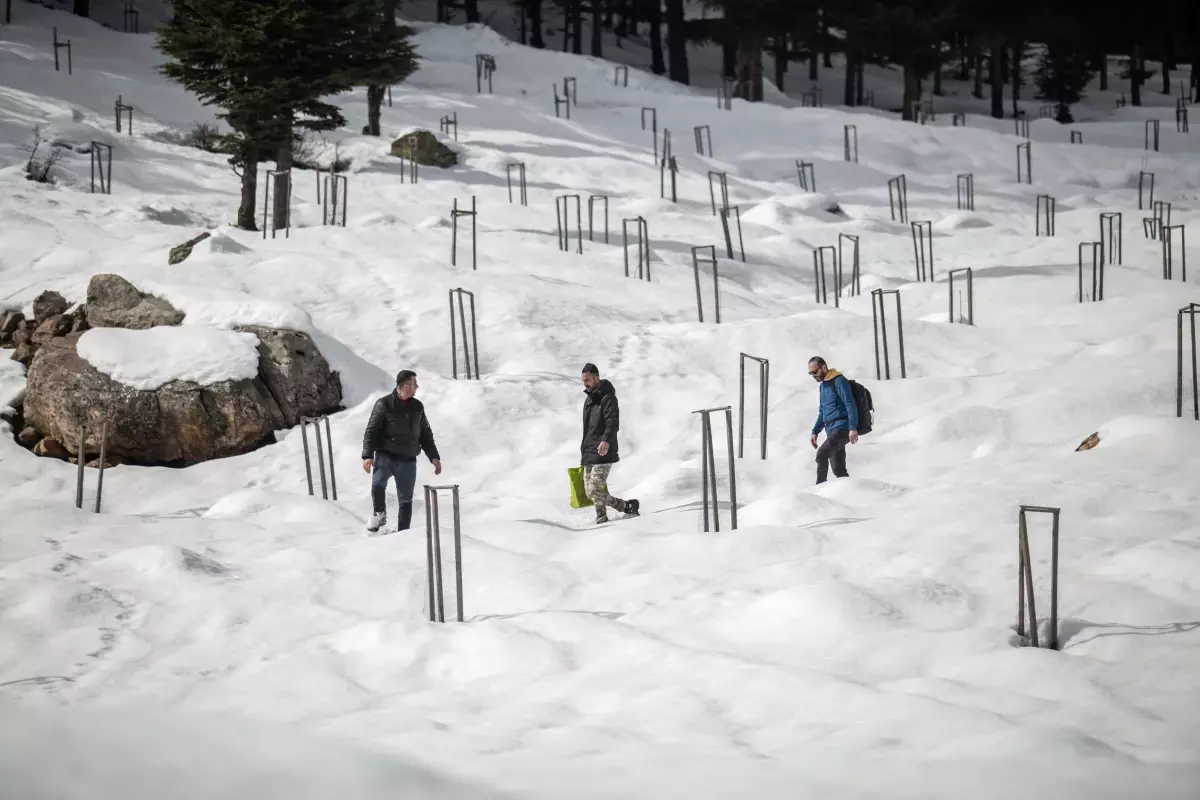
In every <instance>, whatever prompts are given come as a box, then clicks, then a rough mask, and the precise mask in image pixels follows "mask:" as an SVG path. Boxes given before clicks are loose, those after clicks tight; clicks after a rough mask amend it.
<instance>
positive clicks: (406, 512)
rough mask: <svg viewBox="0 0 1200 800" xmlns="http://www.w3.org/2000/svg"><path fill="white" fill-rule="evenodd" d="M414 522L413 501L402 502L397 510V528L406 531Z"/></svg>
mask: <svg viewBox="0 0 1200 800" xmlns="http://www.w3.org/2000/svg"><path fill="white" fill-rule="evenodd" d="M411 524H412V503H401V504H400V508H399V510H398V511H397V512H396V530H398V531H406V530H408V528H409V526H410V525H411Z"/></svg>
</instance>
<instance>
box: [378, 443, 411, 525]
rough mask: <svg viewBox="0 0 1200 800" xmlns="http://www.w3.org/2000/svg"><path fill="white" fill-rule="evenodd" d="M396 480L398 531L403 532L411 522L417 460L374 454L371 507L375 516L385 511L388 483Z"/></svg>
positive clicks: (380, 453) (379, 453) (386, 454)
mask: <svg viewBox="0 0 1200 800" xmlns="http://www.w3.org/2000/svg"><path fill="white" fill-rule="evenodd" d="M393 478H395V480H396V497H397V499H399V501H400V510H399V519H398V520H397V521H398V523H399V525H398V526H397V527H398V529H399V530H405V529H406V528H407V527H408V523H409V522H411V520H412V499H413V488H414V487H415V486H416V485H417V460H416V459H415V458H404V457H402V456H393V455H390V454H388V453H382V452H377V453H375V466H374V468H373V469H372V470H371V505H372V507H373V510H374V511H375V513H376V514H381V513H383V512H384V511H386V510H387V485H388V481H389V480H391V479H393Z"/></svg>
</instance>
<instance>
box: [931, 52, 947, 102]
mask: <svg viewBox="0 0 1200 800" xmlns="http://www.w3.org/2000/svg"><path fill="white" fill-rule="evenodd" d="M933 93H934V94H935V95H937V96H938V97H941V96H943V95H945V94H946V92H945V90H943V89H942V61H941V59H940V58H939V59H938V60H937V61H936V62H935V63H934V65H933Z"/></svg>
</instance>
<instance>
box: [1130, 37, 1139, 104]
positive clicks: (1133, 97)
mask: <svg viewBox="0 0 1200 800" xmlns="http://www.w3.org/2000/svg"><path fill="white" fill-rule="evenodd" d="M1129 104H1130V105H1134V106H1140V105H1141V104H1142V48H1141V45H1136V44H1135V45H1134V46H1133V48H1132V49H1131V50H1130V53H1129Z"/></svg>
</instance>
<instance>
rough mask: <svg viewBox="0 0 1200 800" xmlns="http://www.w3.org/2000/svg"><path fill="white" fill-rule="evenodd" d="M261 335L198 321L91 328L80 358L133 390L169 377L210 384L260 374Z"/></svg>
mask: <svg viewBox="0 0 1200 800" xmlns="http://www.w3.org/2000/svg"><path fill="white" fill-rule="evenodd" d="M257 348H258V337H257V336H255V335H254V334H252V333H244V332H241V331H227V330H220V329H217V328H207V327H200V326H195V325H188V326H167V325H163V326H159V327H155V328H149V329H147V330H126V329H124V328H93V329H92V330H90V331H87V332H85V333H84V334H83V335H82V336H80V337H79V345H78V352H79V357H80V358H82V359H84V360H85V361H87V362H88V363H89V364H91V365H92V366H93V367H95V368H96V369H97V370H99V371H100V372H102V373H104V374H105V375H107V376H108V377H110V378H112V379H113V380H114V381H116V382H118V383H122V384H124V385H126V386H128V387H130V388H131V389H137V390H139V391H153V390H155V389H158V388H159V387H160V386H163V385H165V384H168V383H170V382H171V381H188V382H191V383H198V384H200V385H201V386H207V385H210V384H213V383H219V382H220V381H240V380H247V379H250V378H254V377H256V376H257V375H258V349H257Z"/></svg>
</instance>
